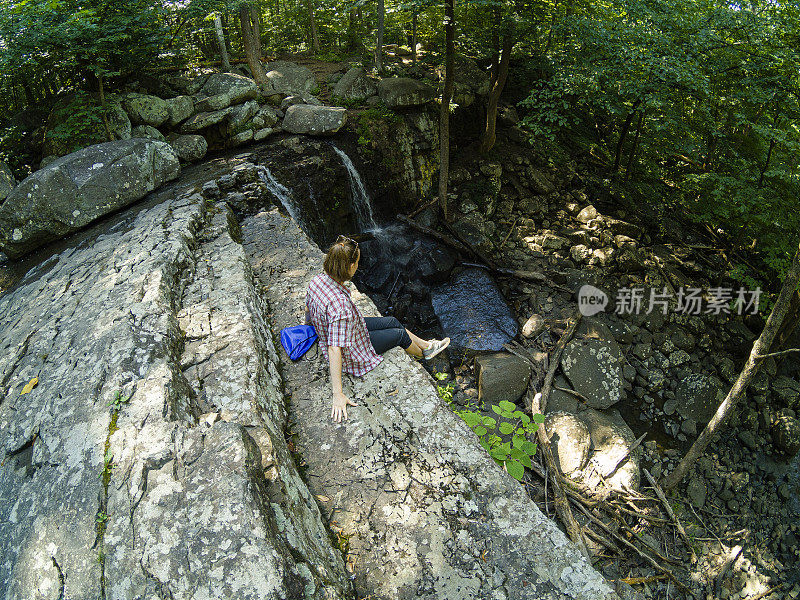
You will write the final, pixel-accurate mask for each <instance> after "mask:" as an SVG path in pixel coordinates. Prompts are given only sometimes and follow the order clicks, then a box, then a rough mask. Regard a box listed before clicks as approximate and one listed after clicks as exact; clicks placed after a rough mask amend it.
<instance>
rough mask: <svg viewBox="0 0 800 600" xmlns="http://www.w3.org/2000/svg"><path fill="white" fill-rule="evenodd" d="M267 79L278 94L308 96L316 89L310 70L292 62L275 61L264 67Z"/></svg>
mask: <svg viewBox="0 0 800 600" xmlns="http://www.w3.org/2000/svg"><path fill="white" fill-rule="evenodd" d="M265 70H266V72H267V79H269V82H270V83H271V84H272V88H273V89H274V90H275V92H277V93H279V94H286V95H293V94H310V93H311V91H312V90H313V89H314V88H315V87H317V80H316V78H315V77H314V73H312V72H311V69H309V68H308V67H304V66H301V65H298V64H295V63H293V62H289V61H285V60H276V61H273V62H271V63H267V64H266V65H265Z"/></svg>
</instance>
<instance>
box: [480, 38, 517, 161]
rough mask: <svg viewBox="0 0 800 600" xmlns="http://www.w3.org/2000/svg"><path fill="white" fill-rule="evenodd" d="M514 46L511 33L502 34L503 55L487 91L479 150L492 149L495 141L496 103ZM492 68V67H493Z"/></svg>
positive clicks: (504, 80) (503, 83) (486, 150)
mask: <svg viewBox="0 0 800 600" xmlns="http://www.w3.org/2000/svg"><path fill="white" fill-rule="evenodd" d="M513 47H514V40H513V39H512V37H511V33H510V32H509V33H506V34H505V35H504V36H503V55H502V57H501V58H500V65H499V66H498V69H497V77H496V78H494V77H493V79H494V81H493V82H492V91H491V92H489V102H488V104H487V106H486V129H485V130H484V133H483V140H481V152H482V153H486V152H488V151H489V150H491V149H492V147H493V146H494V142H495V126H496V124H497V103H498V102H499V101H500V94H502V93H503V86H505V84H506V79H507V78H508V64H509V62H511V49H512V48H513ZM493 70H494V69H493Z"/></svg>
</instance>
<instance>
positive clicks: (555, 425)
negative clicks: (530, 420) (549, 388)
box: [544, 412, 592, 475]
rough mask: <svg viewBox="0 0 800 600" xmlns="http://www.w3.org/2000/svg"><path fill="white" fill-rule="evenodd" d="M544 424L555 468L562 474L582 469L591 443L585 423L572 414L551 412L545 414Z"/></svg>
mask: <svg viewBox="0 0 800 600" xmlns="http://www.w3.org/2000/svg"><path fill="white" fill-rule="evenodd" d="M544 426H545V429H546V431H547V439H549V440H550V447H551V448H552V450H553V458H554V459H555V462H556V468H557V469H558V470H559V471H560V472H561V473H563V474H564V475H568V474H570V473H572V472H573V471H578V470H580V469H583V468H584V467H585V466H586V461H587V460H589V448H590V447H591V445H592V440H591V437H590V436H589V428H588V427H587V426H586V423H584V422H583V421H582V420H581V419H580V418H578V417H577V416H575V415H573V414H569V413H566V412H552V413H548V414H547V419H545V422H544Z"/></svg>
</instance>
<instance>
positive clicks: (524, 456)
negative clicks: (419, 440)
mask: <svg viewBox="0 0 800 600" xmlns="http://www.w3.org/2000/svg"><path fill="white" fill-rule="evenodd" d="M447 388H449V395H448V389H444V390H443V388H442V386H438V390H439V396H440V397H442V398H443V399H444V400H446V401H448V402H450V401H451V400H452V384H450V385H448V386H447ZM492 411H493V412H494V413H495V414H496V415H497V416H498V417H499V419H498V418H494V417H491V416H488V415H484V414H482V413H480V412H476V411H473V410H470V409H468V408H467V409H464V410H457V409H454V412H455V413H456V414H457V415H458V416H460V417H461V418H462V419H463V420H464V422H465V423H466V424H467V425H468V426H469V427H470V429H472V430H473V431H474V432H475V435H477V436H478V438H479V440H480V444H481V446H483V447H484V448H485V449H486V451H487V452H488V453H489V455H490V456H491V457H492V459H494V461H495V462H496V463H497V464H498V465H500V466H502V467H504V468H505V470H506V471H507V472H508V474H509V475H511V476H512V477H514V478H515V479H517V480H518V481H521V480H522V476H523V474H524V472H525V467H528V468H529V469H530V468H531V459H532V458H533V456H534V455H535V454H536V449H537V445H536V443H534V442H530V441H528V438H529V437H530V436H532V435H533V434H534V433H535V432H536V430H537V429H538V427H539V423H543V422H544V417H543V416H542V415H538V414H537V415H534V416H533V419H531V418H530V417H529V416H528V415H526V414H525V413H523V412H522V411H521V410H517V407H516V405H515V404H514V403H513V402H508V401H505V400H503V401H501V402H500V403H499V404H493V405H492Z"/></svg>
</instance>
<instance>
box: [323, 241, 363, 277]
mask: <svg viewBox="0 0 800 600" xmlns="http://www.w3.org/2000/svg"><path fill="white" fill-rule="evenodd" d="M358 255H359V249H358V243H357V242H355V241H353V240H351V239H350V238H348V237H344V236H343V235H340V236H339V239H337V240H336V243H335V244H333V246H331V247H330V248H328V253H327V254H326V255H325V262H324V263H323V265H322V266H323V268H324V269H325V272H326V273H327V274H328V275H330V276H331V277H332V278H333V279H335V280H336V281H339V282H344V281H347V280H348V279H350V267H351V266H353V263H355V262H356V260H358Z"/></svg>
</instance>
